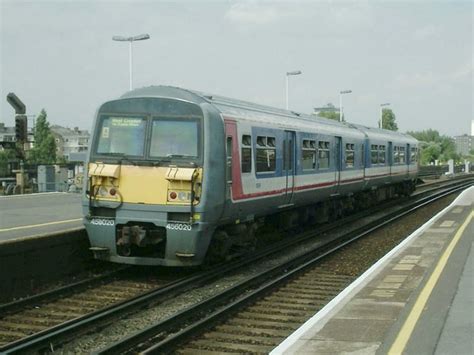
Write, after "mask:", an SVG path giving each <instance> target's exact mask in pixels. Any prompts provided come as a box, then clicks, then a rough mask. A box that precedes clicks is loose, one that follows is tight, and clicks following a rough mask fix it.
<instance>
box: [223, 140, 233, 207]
mask: <svg viewBox="0 0 474 355" xmlns="http://www.w3.org/2000/svg"><path fill="white" fill-rule="evenodd" d="M225 143H226V145H225V148H226V149H225V150H226V160H225V168H226V169H225V175H226V189H225V190H226V196H225V198H226V200H229V201H230V199H231V190H232V149H233V146H232V136H227V138H226V142H225Z"/></svg>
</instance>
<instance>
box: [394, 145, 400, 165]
mask: <svg viewBox="0 0 474 355" xmlns="http://www.w3.org/2000/svg"><path fill="white" fill-rule="evenodd" d="M399 153H400V152H399V147H393V162H394V164H398V163H400V154H399Z"/></svg>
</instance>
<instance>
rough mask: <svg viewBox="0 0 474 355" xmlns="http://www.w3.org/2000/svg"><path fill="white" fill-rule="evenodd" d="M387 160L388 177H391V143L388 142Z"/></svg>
mask: <svg viewBox="0 0 474 355" xmlns="http://www.w3.org/2000/svg"><path fill="white" fill-rule="evenodd" d="M387 153H388V159H387V165H388V175H389V176H392V166H393V144H392V142H388V152H387Z"/></svg>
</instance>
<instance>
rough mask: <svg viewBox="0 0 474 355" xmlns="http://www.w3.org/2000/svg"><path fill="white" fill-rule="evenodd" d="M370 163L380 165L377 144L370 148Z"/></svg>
mask: <svg viewBox="0 0 474 355" xmlns="http://www.w3.org/2000/svg"><path fill="white" fill-rule="evenodd" d="M370 162H371V163H372V164H378V163H379V150H378V145H376V144H372V145H371V146H370Z"/></svg>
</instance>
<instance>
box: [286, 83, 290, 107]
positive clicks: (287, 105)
mask: <svg viewBox="0 0 474 355" xmlns="http://www.w3.org/2000/svg"><path fill="white" fill-rule="evenodd" d="M288 107H289V104H288V74H286V109H287V110H288Z"/></svg>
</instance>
